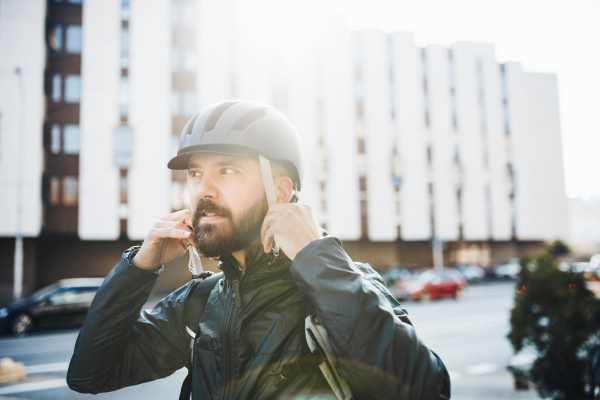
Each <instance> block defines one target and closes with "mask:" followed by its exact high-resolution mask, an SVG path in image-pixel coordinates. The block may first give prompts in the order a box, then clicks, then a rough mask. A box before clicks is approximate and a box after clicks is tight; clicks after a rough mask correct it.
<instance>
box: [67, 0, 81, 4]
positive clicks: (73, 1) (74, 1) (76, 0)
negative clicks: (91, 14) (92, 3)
mask: <svg viewBox="0 0 600 400" xmlns="http://www.w3.org/2000/svg"><path fill="white" fill-rule="evenodd" d="M81 1H82V0H67V3H71V4H81Z"/></svg>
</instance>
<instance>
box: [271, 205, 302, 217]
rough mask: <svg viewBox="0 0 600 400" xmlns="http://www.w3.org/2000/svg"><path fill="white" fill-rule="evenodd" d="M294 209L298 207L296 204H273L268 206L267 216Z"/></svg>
mask: <svg viewBox="0 0 600 400" xmlns="http://www.w3.org/2000/svg"><path fill="white" fill-rule="evenodd" d="M294 207H298V204H290V203H286V204H273V205H271V206H269V209H268V210H267V215H269V214H273V213H276V212H281V211H285V210H288V209H293V208H294Z"/></svg>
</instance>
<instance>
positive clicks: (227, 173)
mask: <svg viewBox="0 0 600 400" xmlns="http://www.w3.org/2000/svg"><path fill="white" fill-rule="evenodd" d="M235 172H236V171H235V170H234V169H232V168H223V169H222V173H223V175H229V174H233V173H235Z"/></svg>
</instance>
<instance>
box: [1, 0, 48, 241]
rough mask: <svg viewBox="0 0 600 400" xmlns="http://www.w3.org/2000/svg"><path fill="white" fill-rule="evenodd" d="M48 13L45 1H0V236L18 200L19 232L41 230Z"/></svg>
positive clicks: (13, 226)
mask: <svg viewBox="0 0 600 400" xmlns="http://www.w3.org/2000/svg"><path fill="white" fill-rule="evenodd" d="M45 17H46V2H45V1H44V0H3V1H2V2H0V71H1V73H0V94H1V95H0V193H1V195H0V236H14V235H15V233H16V231H17V229H18V228H17V223H18V222H17V210H18V208H17V204H18V203H20V205H21V223H20V230H21V233H22V234H23V235H25V236H37V235H38V234H39V232H40V230H41V225H42V191H41V189H42V168H43V159H44V158H43V151H42V137H43V135H42V130H43V118H44V91H43V90H44V89H43V88H44V85H43V83H44V64H45V54H46V50H45V39H44V37H45V32H44V25H45ZM16 67H19V68H20V69H21V77H18V76H17V75H16V74H15V73H14V71H15V68H16ZM19 181H20V185H19ZM18 187H20V191H19V190H18V189H17V188H18ZM19 192H20V193H19ZM18 199H20V200H18Z"/></svg>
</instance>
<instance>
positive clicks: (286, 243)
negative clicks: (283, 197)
mask: <svg viewBox="0 0 600 400" xmlns="http://www.w3.org/2000/svg"><path fill="white" fill-rule="evenodd" d="M260 237H261V241H262V244H263V247H264V250H265V253H268V252H270V251H271V247H272V243H273V239H275V240H276V241H277V243H278V244H279V246H280V247H281V250H283V252H284V253H285V255H286V256H288V258H289V259H290V260H293V259H294V258H295V257H296V254H298V253H299V252H300V250H302V249H303V248H305V247H306V245H308V244H309V243H310V242H312V241H315V240H317V239H321V238H322V237H323V236H322V235H321V230H320V229H319V224H318V223H317V219H316V217H315V214H314V212H313V210H312V208H311V207H310V206H309V205H308V204H294V203H286V204H273V205H272V206H270V207H269V211H268V212H267V216H266V217H265V220H264V222H263V225H262V228H261V230H260Z"/></svg>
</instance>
